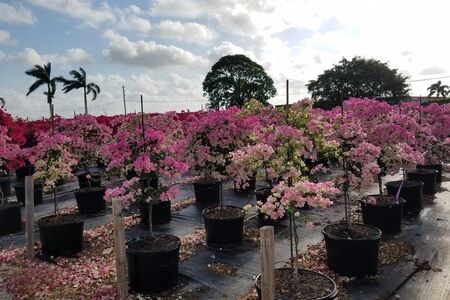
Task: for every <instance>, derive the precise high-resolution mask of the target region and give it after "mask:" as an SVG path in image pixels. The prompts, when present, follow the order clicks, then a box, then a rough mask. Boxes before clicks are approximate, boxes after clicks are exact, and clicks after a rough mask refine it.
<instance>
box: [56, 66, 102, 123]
mask: <svg viewBox="0 0 450 300" xmlns="http://www.w3.org/2000/svg"><path fill="white" fill-rule="evenodd" d="M79 70H80V71H79V72H78V71H77V70H72V71H70V73H69V74H70V75H72V77H73V79H71V80H70V79H65V80H64V88H63V91H64V93H68V92H70V91H71V90H73V89H76V90H77V89H80V88H82V89H83V95H84V113H85V114H87V113H88V108H87V95H88V94H90V93H92V101H94V100H95V99H96V98H97V95H98V94H100V87H99V86H98V85H96V84H95V83H93V82H89V83H86V71H84V69H83V68H79Z"/></svg>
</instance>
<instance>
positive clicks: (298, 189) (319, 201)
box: [255, 125, 339, 299]
mask: <svg viewBox="0 0 450 300" xmlns="http://www.w3.org/2000/svg"><path fill="white" fill-rule="evenodd" d="M267 140H268V141H272V143H271V144H272V145H276V147H275V152H276V153H277V154H278V155H277V156H275V157H274V159H275V161H273V160H272V162H273V163H274V165H276V166H277V168H275V169H276V170H278V172H279V173H278V177H280V178H281V181H280V182H278V183H277V184H276V185H275V186H274V187H273V188H272V190H271V195H270V196H269V197H268V198H267V201H266V202H265V203H259V205H260V206H261V207H260V210H261V212H263V213H264V214H266V215H267V216H268V218H270V219H271V220H278V219H282V218H283V217H284V216H285V215H287V216H288V220H289V235H290V262H289V267H286V268H277V269H275V298H276V299H296V298H297V297H299V295H302V297H305V295H307V296H306V298H308V299H333V298H334V297H335V296H336V294H337V289H336V284H335V283H334V281H333V280H332V279H331V278H329V277H327V276H325V275H323V274H320V273H317V272H314V271H311V270H306V269H300V268H299V267H298V265H297V259H296V257H297V256H298V254H299V253H298V239H299V237H298V232H297V227H298V219H300V218H301V215H302V214H301V213H300V210H301V208H302V207H304V206H305V205H309V206H310V207H322V208H325V207H328V206H330V205H331V204H332V201H331V200H330V198H329V197H331V196H334V195H336V194H337V193H338V192H339V190H338V189H336V188H335V187H334V186H333V184H334V183H333V182H331V181H328V182H317V183H314V182H311V181H309V180H308V177H307V176H305V175H304V174H303V171H302V170H303V167H304V162H303V160H304V159H305V158H308V159H311V160H314V158H313V157H311V156H310V154H311V153H313V151H312V150H313V148H312V142H311V140H310V139H309V138H308V137H307V136H306V135H305V133H304V131H303V130H300V129H297V128H294V127H291V126H288V125H282V126H277V127H276V128H275V130H274V132H273V134H272V135H269V136H268V139H267ZM308 278H309V279H308ZM260 280H261V278H260V275H258V276H257V278H256V283H255V286H256V288H257V291H258V293H259V292H260V285H261V282H260Z"/></svg>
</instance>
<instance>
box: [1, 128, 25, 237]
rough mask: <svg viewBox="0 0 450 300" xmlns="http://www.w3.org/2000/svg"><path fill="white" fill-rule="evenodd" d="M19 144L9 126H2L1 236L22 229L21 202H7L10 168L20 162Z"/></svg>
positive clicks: (9, 186) (9, 188)
mask: <svg viewBox="0 0 450 300" xmlns="http://www.w3.org/2000/svg"><path fill="white" fill-rule="evenodd" d="M18 152H19V146H18V145H17V144H14V143H13V142H12V140H11V138H10V137H9V136H8V134H7V128H6V127H5V126H0V236H3V235H6V234H10V233H15V232H18V231H20V230H21V229H22V215H21V206H22V205H21V203H20V202H7V201H6V197H8V196H9V195H10V190H11V185H10V179H9V177H8V174H9V170H14V169H15V168H17V167H18V166H19V164H20V162H19V161H18V160H17V159H16V156H17V153H18Z"/></svg>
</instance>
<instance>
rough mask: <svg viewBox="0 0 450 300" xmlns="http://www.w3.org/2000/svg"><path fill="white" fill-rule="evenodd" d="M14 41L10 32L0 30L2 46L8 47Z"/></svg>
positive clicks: (0, 43)
mask: <svg viewBox="0 0 450 300" xmlns="http://www.w3.org/2000/svg"><path fill="white" fill-rule="evenodd" d="M11 41H12V39H11V35H10V34H9V31H6V30H1V29H0V45H7V44H9V43H10V42H11Z"/></svg>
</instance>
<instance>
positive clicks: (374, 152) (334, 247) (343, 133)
mask: <svg viewBox="0 0 450 300" xmlns="http://www.w3.org/2000/svg"><path fill="white" fill-rule="evenodd" d="M330 122H331V123H332V124H334V127H335V133H336V134H335V136H334V138H335V139H336V141H338V142H339V143H340V145H341V151H342V152H341V155H342V156H341V157H342V164H343V170H344V174H343V175H342V176H338V177H337V179H336V180H337V183H338V184H339V185H340V187H341V190H342V193H343V197H344V212H345V218H344V220H343V222H338V223H335V224H330V225H328V226H326V227H325V228H324V229H323V235H324V238H325V246H326V251H327V263H328V266H329V267H330V269H332V270H333V271H335V272H337V273H339V274H342V275H345V276H349V277H354V276H365V275H375V274H376V273H377V263H378V251H379V243H380V239H381V231H380V230H379V229H378V228H376V227H373V226H370V225H365V224H359V223H354V222H351V219H350V209H349V208H350V203H349V201H350V197H349V195H350V190H354V191H358V192H362V191H365V190H366V189H368V188H369V187H370V186H371V184H372V183H373V182H375V180H376V178H377V175H378V174H379V173H380V168H379V166H378V164H377V160H378V158H379V156H380V153H381V149H380V148H379V147H377V146H375V145H373V144H370V143H367V142H364V138H365V133H364V131H363V129H362V127H361V124H360V122H359V120H358V119H357V118H355V117H352V116H350V115H348V114H346V115H345V116H342V115H340V112H339V111H337V110H335V111H334V114H333V115H332V116H330Z"/></svg>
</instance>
